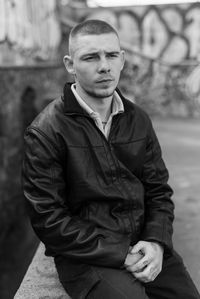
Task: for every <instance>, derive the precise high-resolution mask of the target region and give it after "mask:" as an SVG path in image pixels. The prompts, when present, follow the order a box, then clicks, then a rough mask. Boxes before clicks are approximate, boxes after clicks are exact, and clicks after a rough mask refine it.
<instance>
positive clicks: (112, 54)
mask: <svg viewBox="0 0 200 299" xmlns="http://www.w3.org/2000/svg"><path fill="white" fill-rule="evenodd" d="M107 56H108V57H109V58H117V57H118V56H119V53H108V54H107Z"/></svg>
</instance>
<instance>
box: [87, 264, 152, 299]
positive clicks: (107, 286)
mask: <svg viewBox="0 0 200 299" xmlns="http://www.w3.org/2000/svg"><path fill="white" fill-rule="evenodd" d="M95 271H97V273H98V275H99V277H100V281H99V282H98V283H97V284H96V285H95V286H94V287H93V288H92V289H91V290H90V292H89V293H88V295H87V297H86V298H87V299H102V298H106V299H114V298H115V299H149V298H148V297H147V295H146V293H145V288H144V286H143V285H142V284H141V283H140V282H139V281H138V280H136V279H135V278H134V277H133V275H132V274H131V273H129V272H127V271H126V270H122V269H121V270H118V269H110V268H102V267H98V268H97V267H95Z"/></svg>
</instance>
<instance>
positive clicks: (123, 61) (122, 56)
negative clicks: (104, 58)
mask: <svg viewBox="0 0 200 299" xmlns="http://www.w3.org/2000/svg"><path fill="white" fill-rule="evenodd" d="M120 56H121V63H122V66H121V70H122V69H123V67H124V63H125V51H124V50H122V51H121V52H120Z"/></svg>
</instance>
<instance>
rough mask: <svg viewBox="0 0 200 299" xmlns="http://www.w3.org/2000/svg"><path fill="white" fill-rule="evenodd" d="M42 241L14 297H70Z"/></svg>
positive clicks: (51, 298) (38, 298)
mask: <svg viewBox="0 0 200 299" xmlns="http://www.w3.org/2000/svg"><path fill="white" fill-rule="evenodd" d="M44 251H45V248H44V244H42V243H40V244H39V246H38V249H37V251H36V253H35V256H34V257H33V260H32V262H31V264H30V266H29V268H28V270H27V272H26V274H25V276H24V279H23V281H22V283H21V285H20V287H19V289H18V291H17V293H16V294H15V297H14V299H70V297H69V296H68V295H67V294H66V292H65V290H64V289H63V287H62V285H61V284H60V282H59V280H58V275H57V271H56V268H55V265H54V261H53V258H51V257H47V256H45V254H44Z"/></svg>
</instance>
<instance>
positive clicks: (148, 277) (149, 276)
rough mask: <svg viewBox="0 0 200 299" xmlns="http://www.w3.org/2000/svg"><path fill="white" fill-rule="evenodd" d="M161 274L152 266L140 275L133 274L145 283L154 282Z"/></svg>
mask: <svg viewBox="0 0 200 299" xmlns="http://www.w3.org/2000/svg"><path fill="white" fill-rule="evenodd" d="M158 274H159V271H158V270H157V269H156V268H153V267H151V266H149V267H147V268H145V270H144V271H142V272H140V273H133V275H134V276H135V277H136V278H137V279H139V280H140V281H143V282H150V281H153V280H154V279H155V278H156V277H157V276H158Z"/></svg>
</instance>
